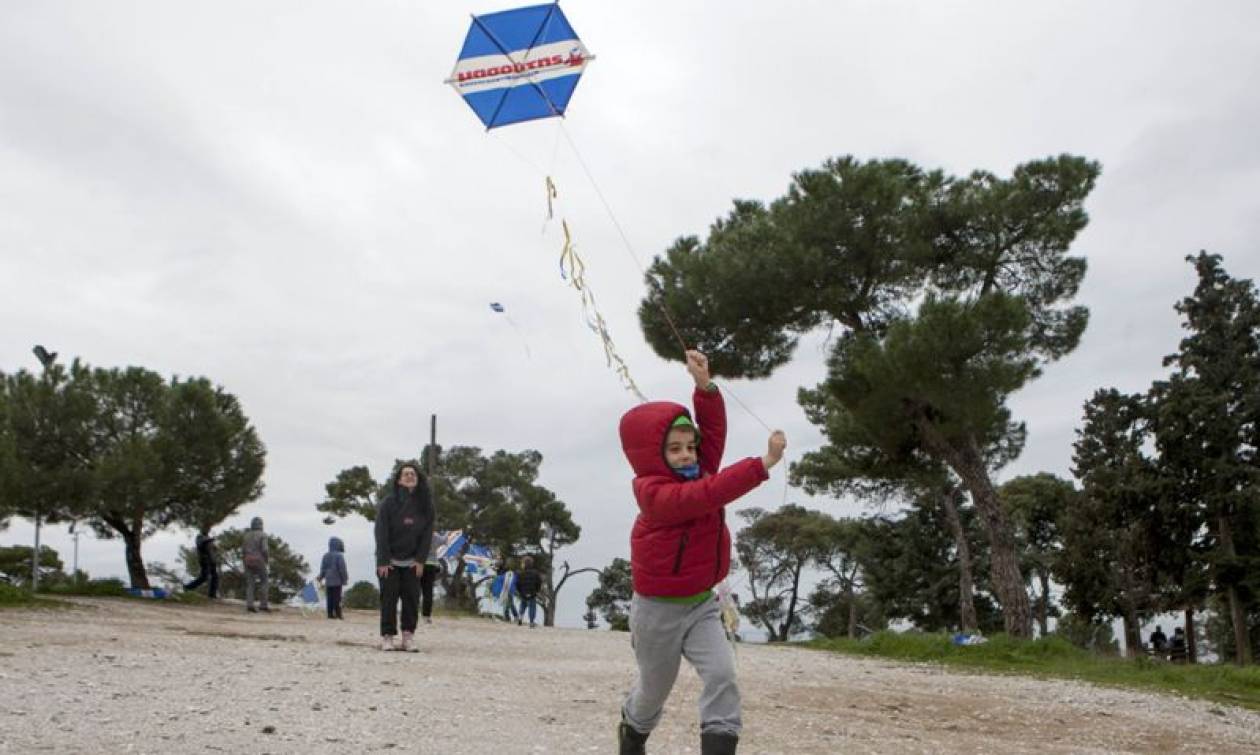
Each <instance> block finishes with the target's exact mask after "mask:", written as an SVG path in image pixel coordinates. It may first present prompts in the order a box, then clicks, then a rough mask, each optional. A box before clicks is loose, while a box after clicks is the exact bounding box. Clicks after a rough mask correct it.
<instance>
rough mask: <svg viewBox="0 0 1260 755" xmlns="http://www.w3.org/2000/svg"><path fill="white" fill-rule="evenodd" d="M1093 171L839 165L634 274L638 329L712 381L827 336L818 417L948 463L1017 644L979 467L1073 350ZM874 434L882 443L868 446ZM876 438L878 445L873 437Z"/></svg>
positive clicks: (1008, 569) (1063, 159)
mask: <svg viewBox="0 0 1260 755" xmlns="http://www.w3.org/2000/svg"><path fill="white" fill-rule="evenodd" d="M1098 173H1099V167H1098V165H1097V164H1096V163H1093V162H1090V161H1088V160H1085V159H1082V158H1079V157H1073V156H1068V155H1063V156H1060V157H1055V158H1048V159H1044V160H1038V161H1033V162H1029V163H1025V164H1023V165H1020V166H1018V167H1017V168H1016V169H1015V171H1014V173H1013V174H1012V176H1011V178H1009V179H1001V178H998V177H997V176H994V175H992V174H990V173H986V172H982V171H977V172H974V173H972V174H971V175H969V176H967V177H965V178H955V177H948V176H945V175H944V174H943V173H941V172H940V171H933V172H925V171H923V170H921V169H920V168H918V167H916V166H914V165H912V164H910V163H908V162H906V161H904V160H883V161H879V160H876V161H870V162H866V163H862V162H859V161H857V160H854V159H853V158H851V157H844V158H839V159H834V160H829V161H827V162H826V163H824V165H823V166H822V168H821V169H818V170H806V171H802V172H801V173H798V174H797V175H796V176H795V177H794V179H793V182H792V185H791V186H790V187H789V189H788V192H787V194H786V195H785V196H783V197H782V198H780V199H778V200H775V201H773V202H771V203H770V204H769V205H766V204H763V203H760V202H754V201H737V202H735V206H734V209H733V210H732V211H731V213H730V215H729V216H728V217H727V218H725V219H721V220H718V221H717V222H715V223H714V225H713V226H712V227H711V229H710V231H709V236H708V239H707V240H706V241H705V242H703V243H702V242H701V241H700V240H698V239H697V238H694V237H687V238H681V239H679V240H678V241H676V242H675V243H674V244H673V245H672V246H671V247H670V248H669V249H668V250H667V251H666V253H665V255H664V257H662V258H658V259H657V260H655V261H654V262H653V264H652V266H651V267H650V269H649V270H648V273H647V278H648V284H649V285H648V294H647V296H646V297H645V298H644V300H643V302H642V303H641V304H640V307H639V319H640V323H641V325H642V327H643V331H644V334H645V336H646V338H647V340H648V342H649V343H650V344H651V345H652V347H653V348H654V349H655V351H656V352H657V353H658V354H660V355H661V356H662V357H664V358H667V359H678V360H681V359H682V358H683V354H682V353H681V350H680V349H679V347H678V342H677V338H676V337H675V335H674V333H673V330H672V329H671V327H670V324H669V322H668V321H667V318H666V317H665V316H664V314H663V312H664V311H668V312H670V313H672V318H669V319H672V321H673V323H675V324H676V325H677V327H678V330H679V335H680V336H681V337H682V339H683V340H684V341H685V342H686V343H687V344H688V345H694V346H695V347H696V348H699V349H700V350H701V351H704V352H705V353H707V354H708V356H709V364H710V368H711V371H712V372H713V374H714V375H715V376H726V377H750V378H757V377H766V376H768V375H770V374H771V373H772V372H773V371H774V369H775V368H777V367H779V366H781V365H783V364H785V363H786V362H787V361H789V359H790V358H791V356H792V352H793V349H794V347H795V345H796V343H797V340H798V339H799V337H800V335H801V334H804V333H807V332H810V331H813V330H814V329H816V328H818V327H820V326H827V327H835V326H840V327H841V328H842V329H843V333H842V334H841V336H840V337H839V338H837V340H836V343H835V345H834V347H833V349H832V353H831V356H830V359H829V360H828V375H827V378H826V380H825V381H824V382H823V383H821V384H820V385H819V386H818V389H817V392H818V393H819V394H822V395H823V396H825V397H826V398H827V399H829V400H827V401H816V402H815V405H816V406H818V407H819V408H820V409H821V410H823V411H828V412H839V413H843V414H848V415H851V416H849V417H847V418H846V419H843V420H837V421H839V422H842V423H856V424H859V425H861V426H862V427H864V428H866V429H867V430H868V431H870V433H871V435H872V436H877V435H883V436H885V439H886V440H890V441H895V442H893V443H892V444H891V445H889V446H885V447H884V448H885V450H892V451H894V452H895V451H900V452H903V453H904V452H905V451H906V450H907V449H910V448H913V449H916V450H919V451H921V452H923V453H925V454H927V455H929V456H930V457H932V458H933V459H935V460H936V461H937V462H939V463H942V464H945V465H947V466H948V467H949V468H950V469H951V470H952V472H953V473H954V474H955V475H957V477H958V478H959V479H960V480H961V481H962V483H963V484H964V485H965V486H966V488H967V490H968V492H970V493H971V498H972V502H973V504H974V506H975V507H976V510H977V511H978V512H979V513H980V514H981V521H982V522H983V524H984V528H985V531H986V533H987V536H988V539H989V546H990V552H991V557H992V558H991V564H992V566H991V568H992V575H991V581H992V584H993V588H994V590H995V592H996V593H997V595H998V597H999V600H1000V601H1001V604H1002V610H1003V617H1004V624H1005V628H1006V631H1007V632H1008V633H1010V634H1011V635H1014V636H1017V637H1029V636H1031V634H1032V618H1031V613H1030V607H1029V601H1028V594H1027V592H1026V591H1025V589H1024V579H1023V576H1022V574H1021V572H1020V569H1019V559H1018V553H1017V550H1016V543H1015V538H1014V533H1013V528H1012V526H1011V522H1010V521H1009V518H1008V517H1007V515H1006V512H1005V511H1004V510H1003V508H1002V506H1001V505H1000V503H999V500H998V496H997V492H996V490H995V486H994V485H993V482H992V480H991V478H990V472H989V467H988V464H987V463H986V451H985V449H986V447H987V446H988V444H989V441H990V439H992V438H995V437H1000V436H1002V435H1004V434H1005V433H1006V430H1007V428H1008V427H1010V426H1011V425H1012V424H1013V423H1012V422H1011V418H1010V413H1009V410H1008V409H1007V408H1006V400H1007V398H1008V397H1009V396H1010V395H1011V394H1012V393H1014V392H1015V391H1017V390H1018V389H1020V388H1022V387H1023V386H1024V385H1026V384H1027V383H1028V381H1030V380H1032V379H1033V378H1035V377H1037V376H1038V375H1039V374H1040V371H1041V368H1042V366H1043V365H1044V364H1046V363H1047V362H1050V361H1054V360H1057V359H1059V358H1061V357H1062V356H1064V355H1065V354H1067V353H1068V352H1070V351H1071V350H1072V349H1074V348H1075V347H1076V345H1077V343H1078V342H1079V340H1080V336H1081V333H1082V332H1083V331H1084V328H1085V324H1086V321H1087V319H1088V317H1087V314H1088V313H1087V311H1086V310H1085V308H1084V307H1080V306H1068V304H1067V302H1069V301H1070V300H1071V298H1072V297H1074V296H1075V295H1076V292H1077V289H1078V288H1079V287H1080V283H1081V280H1082V279H1083V277H1084V274H1085V261H1084V259H1083V258H1081V257H1072V256H1069V255H1068V250H1069V247H1070V246H1071V244H1072V242H1073V241H1074V240H1075V238H1076V235H1077V234H1078V233H1079V232H1080V231H1081V229H1082V228H1084V226H1085V224H1086V221H1087V217H1086V214H1085V211H1084V209H1083V203H1084V200H1085V198H1086V197H1087V196H1088V195H1089V193H1090V191H1092V189H1093V186H1094V182H1095V180H1096V178H1097V176H1098ZM880 428H889V429H890V431H891V432H889V433H883V432H881V431H880ZM887 436H891V437H887Z"/></svg>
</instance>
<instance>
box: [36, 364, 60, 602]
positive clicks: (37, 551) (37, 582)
mask: <svg viewBox="0 0 1260 755" xmlns="http://www.w3.org/2000/svg"><path fill="white" fill-rule="evenodd" d="M31 351H32V353H34V354H35V358H36V359H38V360H39V363H40V365H41V366H42V367H43V368H44V378H45V379H47V377H48V368H49V367H52V365H53V362H55V361H56V360H57V354H56V352H53V353H49V351H48V349H45V348H44V347H43V346H41V345H40V344H35V348H33V349H31ZM42 513H43V512H41V511H40V510H39V509H36V510H35V550H33V551H31V592H36V591H38V590H39V526H40V524H41V523H42V518H43V517H42V516H41V514H42Z"/></svg>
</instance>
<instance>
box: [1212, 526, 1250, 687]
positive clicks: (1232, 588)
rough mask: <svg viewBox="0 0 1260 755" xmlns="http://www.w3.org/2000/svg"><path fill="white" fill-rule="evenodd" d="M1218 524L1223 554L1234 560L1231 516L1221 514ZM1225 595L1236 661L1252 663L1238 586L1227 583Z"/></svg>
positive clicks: (1241, 663) (1245, 619)
mask: <svg viewBox="0 0 1260 755" xmlns="http://www.w3.org/2000/svg"><path fill="white" fill-rule="evenodd" d="M1217 526H1218V527H1219V528H1220V538H1221V552H1222V555H1224V556H1225V558H1227V559H1229V560H1231V561H1232V560H1233V559H1234V557H1235V556H1236V555H1237V552H1236V551H1235V550H1234V531H1233V529H1232V528H1231V527H1230V525H1229V517H1228V516H1227V515H1226V514H1221V515H1220V516H1219V517H1217ZM1225 597H1226V598H1227V599H1228V600H1229V614H1230V619H1231V623H1232V624H1233V625H1234V647H1235V651H1234V662H1235V663H1237V664H1238V665H1239V666H1246V665H1248V664H1250V663H1251V642H1250V638H1249V637H1248V636H1247V616H1246V614H1245V613H1244V611H1243V605H1242V601H1241V600H1239V597H1238V586H1237V585H1234V584H1230V585H1226V587H1225Z"/></svg>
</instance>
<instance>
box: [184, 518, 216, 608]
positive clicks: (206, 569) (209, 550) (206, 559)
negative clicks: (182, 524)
mask: <svg viewBox="0 0 1260 755" xmlns="http://www.w3.org/2000/svg"><path fill="white" fill-rule="evenodd" d="M214 541H215V538H213V537H211V536H210V530H209V529H208V528H207V529H203V530H202V531H201V532H198V533H197V540H196V543H197V565H198V566H199V567H200V573H199V574H198V575H197V578H196V579H194V580H193V581H191V582H189V583H188V584H186V585H184V589H185V590H196V589H197V588H198V587H201V585H202V583H203V582H205V581H206V580H207V579H208V580H210V599H211V600H218V599H219V554H218V549H217V548H216V547H215V545H214Z"/></svg>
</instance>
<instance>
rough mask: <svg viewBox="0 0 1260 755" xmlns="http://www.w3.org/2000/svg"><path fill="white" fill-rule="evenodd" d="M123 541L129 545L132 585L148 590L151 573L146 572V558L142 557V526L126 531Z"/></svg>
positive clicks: (129, 574) (128, 558)
mask: <svg viewBox="0 0 1260 755" xmlns="http://www.w3.org/2000/svg"><path fill="white" fill-rule="evenodd" d="M123 542H124V543H126V545H127V575H128V576H129V577H130V578H131V586H132V587H134V588H137V589H140V590H148V589H149V575H148V574H146V573H145V571H144V559H143V558H141V557H140V528H139V527H137V528H135V529H133V530H131V531H129V532H124V533H123Z"/></svg>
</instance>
